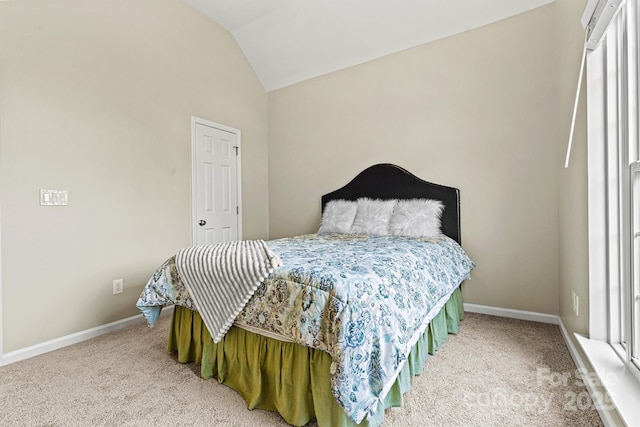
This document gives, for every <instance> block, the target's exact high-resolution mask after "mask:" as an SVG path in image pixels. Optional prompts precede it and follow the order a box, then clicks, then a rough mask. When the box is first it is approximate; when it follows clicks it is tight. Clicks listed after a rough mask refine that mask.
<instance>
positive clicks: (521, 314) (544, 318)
mask: <svg viewBox="0 0 640 427" xmlns="http://www.w3.org/2000/svg"><path fill="white" fill-rule="evenodd" d="M464 311H468V312H470V313H480V314H490V315H492V316H498V317H509V318H512V319H520V320H530V321H532V322H541V323H551V324H553V325H558V324H559V322H560V318H559V317H558V316H557V315H555V314H546V313H536V312H534V311H523V310H514V309H512V308H502V307H491V306H489V305H480V304H469V303H466V302H465V303H464Z"/></svg>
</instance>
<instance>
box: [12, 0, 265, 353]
mask: <svg viewBox="0 0 640 427" xmlns="http://www.w3.org/2000/svg"><path fill="white" fill-rule="evenodd" d="M0 41H1V43H2V44H1V47H0V49H1V51H0V94H1V95H2V98H1V101H0V123H1V125H2V127H1V133H0V156H1V162H0V171H1V181H0V184H1V194H2V211H1V216H0V218H1V221H2V222H1V230H2V291H3V307H2V314H3V323H4V329H3V334H2V335H3V341H4V351H5V353H6V352H11V351H13V350H16V349H20V348H24V347H25V346H29V345H32V344H36V343H41V342H44V341H47V340H50V339H53V338H57V337H61V336H64V335H67V334H70V333H73V332H77V331H81V330H85V329H87V328H91V327H94V326H97V325H102V324H105V323H108V322H111V321H115V320H118V319H122V318H125V317H128V316H132V315H135V314H138V311H137V309H136V308H135V302H136V299H137V297H138V296H139V294H140V291H141V290H142V287H143V285H144V283H145V282H146V281H147V279H148V278H149V276H150V275H151V274H152V273H153V270H154V269H155V267H156V266H158V265H159V264H160V263H161V262H162V261H164V259H166V258H167V257H169V256H170V255H171V254H173V253H175V252H176V251H177V250H178V249H179V248H181V247H183V246H187V245H189V244H190V243H191V213H190V212H191V210H190V203H191V202H190V194H191V193H190V192H191V190H190V182H191V166H190V162H191V158H190V117H191V115H194V116H197V117H201V118H205V119H208V120H212V121H216V122H218V123H222V124H225V125H228V126H231V127H235V128H238V129H240V130H241V131H242V149H243V150H242V172H243V175H242V180H243V181H242V183H243V186H242V191H243V206H244V222H243V231H244V237H245V238H266V237H268V233H269V230H268V185H267V180H268V174H267V167H268V165H267V162H266V157H267V154H268V152H267V95H266V92H265V91H264V89H263V88H262V86H261V84H260V83H259V81H258V79H257V78H256V76H255V74H254V73H253V70H252V69H251V67H250V65H249V64H248V62H247V60H246V58H245V57H244V55H243V54H242V52H241V51H240V49H239V48H238V46H237V44H236V43H235V41H234V40H233V38H232V36H231V35H230V34H229V33H228V32H227V31H225V30H223V29H222V28H221V27H219V26H218V25H216V24H214V23H212V22H211V21H210V20H209V19H207V18H206V17H204V16H203V15H201V14H199V13H197V12H195V11H194V10H193V9H191V8H190V7H188V6H186V5H185V4H183V3H182V2H181V1H179V0H136V1H129V0H110V1H99V0H42V1H36V0H28V1H15V2H0ZM41 188H51V189H67V190H68V191H69V200H70V201H69V206H67V207H55V208H52V207H41V206H39V203H38V196H39V189H41ZM116 278H124V280H125V292H124V294H122V295H116V296H114V295H112V293H111V281H112V280H113V279H116Z"/></svg>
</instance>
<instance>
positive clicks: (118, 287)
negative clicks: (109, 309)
mask: <svg viewBox="0 0 640 427" xmlns="http://www.w3.org/2000/svg"><path fill="white" fill-rule="evenodd" d="M122 292H124V279H116V280H114V281H113V294H114V295H116V294H121V293H122Z"/></svg>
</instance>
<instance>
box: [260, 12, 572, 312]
mask: <svg viewBox="0 0 640 427" xmlns="http://www.w3.org/2000/svg"><path fill="white" fill-rule="evenodd" d="M554 11H555V8H554V6H553V5H551V6H546V7H542V8H539V9H536V10H533V11H531V12H528V13H525V14H522V15H518V16H515V17H513V18H510V19H507V20H503V21H500V22H497V23H495V24H492V25H489V26H485V27H482V28H479V29H477V30H473V31H469V32H466V33H463V34H459V35H456V36H453V37H449V38H446V39H443V40H440V41H436V42H433V43H429V44H426V45H422V46H419V47H416V48H413V49H410V50H407V51H403V52H400V53H397V54H394V55H389V56H386V57H384V58H381V59H378V60H375V61H372V62H369V63H366V64H362V65H359V66H356V67H352V68H349V69H346V70H342V71H338V72H335V73H332V74H329V75H325V76H321V77H319V78H315V79H312V80H309V81H305V82H302V83H299V84H296V85H293V86H290V87H287V88H284V89H280V90H277V91H273V92H270V93H269V187H270V188H269V195H270V236H271V237H272V238H275V237H280V236H285V235H293V234H298V233H305V232H312V231H315V230H317V228H318V226H319V219H320V196H321V195H322V194H323V193H326V192H328V191H331V190H334V189H336V188H338V187H339V186H341V185H343V184H345V183H346V182H347V181H348V180H350V179H351V178H353V177H354V176H355V175H356V174H357V173H358V172H360V171H361V170H362V169H364V168H365V167H367V166H369V165H371V164H374V163H379V162H391V163H395V164H398V165H400V166H402V167H404V168H406V169H408V170H409V171H411V172H413V173H414V174H416V175H417V176H419V177H421V178H423V179H426V180H429V181H433V182H437V183H442V184H446V185H451V186H455V187H458V188H460V190H461V203H462V241H463V246H464V247H465V249H466V250H467V252H468V253H469V254H470V256H471V257H472V258H473V260H474V261H475V262H476V264H477V268H476V270H475V271H474V272H473V274H472V280H471V281H470V282H469V283H468V284H467V286H465V288H464V298H465V301H466V302H471V303H477V304H486V305H491V306H497V307H508V308H512V309H519V310H531V311H536V312H543V313H553V314H557V313H558V312H559V289H560V284H559V263H558V255H559V254H558V250H559V242H558V227H559V224H558V174H559V171H560V168H559V164H560V162H561V160H560V157H561V155H560V153H561V151H562V150H563V149H564V144H565V139H564V138H559V137H558V126H557V120H556V115H557V113H558V111H557V100H558V95H557V88H556V85H557V79H556V73H557V71H558V70H557V64H556V59H557V52H556V51H555V48H554V43H555V39H554V37H555V25H556V19H555V17H554ZM571 71H573V70H571ZM563 130H564V128H563Z"/></svg>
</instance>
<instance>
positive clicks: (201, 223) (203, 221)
mask: <svg viewBox="0 0 640 427" xmlns="http://www.w3.org/2000/svg"><path fill="white" fill-rule="evenodd" d="M198 224H199V225H200V227H204V226H205V225H206V224H207V221H205V220H204V219H201V220H200V222H198Z"/></svg>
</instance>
